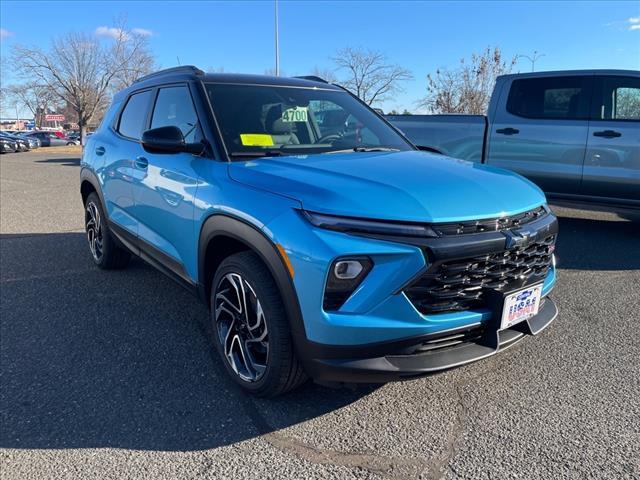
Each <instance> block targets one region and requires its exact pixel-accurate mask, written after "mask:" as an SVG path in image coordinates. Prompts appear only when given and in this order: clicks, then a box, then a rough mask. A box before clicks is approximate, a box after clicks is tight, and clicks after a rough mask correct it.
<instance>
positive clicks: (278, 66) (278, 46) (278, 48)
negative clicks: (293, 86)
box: [274, 0, 280, 77]
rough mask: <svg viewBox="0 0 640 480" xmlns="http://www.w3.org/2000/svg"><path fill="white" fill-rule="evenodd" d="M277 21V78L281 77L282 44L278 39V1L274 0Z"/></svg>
mask: <svg viewBox="0 0 640 480" xmlns="http://www.w3.org/2000/svg"><path fill="white" fill-rule="evenodd" d="M274 6H275V20H276V77H279V76H280V44H279V43H280V42H279V38H278V36H279V35H278V0H274Z"/></svg>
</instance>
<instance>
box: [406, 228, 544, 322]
mask: <svg viewBox="0 0 640 480" xmlns="http://www.w3.org/2000/svg"><path fill="white" fill-rule="evenodd" d="M554 244H555V235H551V236H549V237H547V238H545V239H544V240H542V241H538V242H535V243H532V244H530V245H528V246H526V247H518V248H514V249H511V250H505V251H503V252H498V253H491V254H488V255H483V256H479V257H471V258H465V259H460V260H454V261H450V262H445V263H435V264H434V265H433V267H432V268H430V269H429V270H428V271H427V272H426V273H425V274H424V275H422V276H421V277H420V278H418V279H417V280H416V281H415V282H414V283H412V284H411V285H410V286H409V287H407V288H405V290H404V293H405V294H406V296H407V297H408V298H409V300H410V301H411V302H412V303H413V305H414V306H415V307H416V309H418V311H419V312H420V313H423V314H432V313H443V312H457V311H460V310H469V309H473V308H482V307H485V306H486V302H485V298H484V296H485V292H486V290H487V289H492V290H497V291H507V290H509V289H510V287H512V286H517V285H528V284H532V283H535V282H537V281H541V280H543V279H544V278H545V276H546V275H547V272H548V271H549V267H550V265H551V257H552V254H553V249H554Z"/></svg>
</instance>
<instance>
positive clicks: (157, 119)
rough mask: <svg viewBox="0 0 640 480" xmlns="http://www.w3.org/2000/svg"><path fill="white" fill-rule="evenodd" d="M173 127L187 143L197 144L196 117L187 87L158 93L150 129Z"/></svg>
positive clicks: (168, 89) (167, 89) (162, 90)
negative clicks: (180, 131) (180, 132)
mask: <svg viewBox="0 0 640 480" xmlns="http://www.w3.org/2000/svg"><path fill="white" fill-rule="evenodd" d="M167 126H174V127H178V128H179V129H180V130H182V135H184V139H185V141H186V142H187V143H195V142H197V141H198V140H199V139H200V137H199V132H198V131H197V130H198V116H197V115H196V111H195V108H194V107H193V102H192V101H191V95H190V94H189V89H188V88H187V87H166V88H161V89H160V91H159V92H158V98H157V100H156V106H155V108H154V110H153V117H152V119H151V128H158V127H167Z"/></svg>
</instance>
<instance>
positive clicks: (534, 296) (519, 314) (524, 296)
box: [500, 285, 542, 330]
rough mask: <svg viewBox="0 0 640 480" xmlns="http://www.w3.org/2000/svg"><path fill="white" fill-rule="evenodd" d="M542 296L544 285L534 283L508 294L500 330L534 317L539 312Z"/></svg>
mask: <svg viewBox="0 0 640 480" xmlns="http://www.w3.org/2000/svg"><path fill="white" fill-rule="evenodd" d="M541 298H542V285H534V286H532V287H527V288H524V289H522V290H518V291H517V292H514V293H512V294H510V295H507V296H506V298H505V299H504V308H503V309H502V321H501V322H500V330H504V329H505V328H509V327H512V326H513V325H515V324H516V323H520V322H522V321H524V320H526V319H527V318H529V317H533V316H534V315H535V314H536V313H538V308H539V307H540V299H541Z"/></svg>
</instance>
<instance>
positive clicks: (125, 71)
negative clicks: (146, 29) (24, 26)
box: [13, 27, 152, 143]
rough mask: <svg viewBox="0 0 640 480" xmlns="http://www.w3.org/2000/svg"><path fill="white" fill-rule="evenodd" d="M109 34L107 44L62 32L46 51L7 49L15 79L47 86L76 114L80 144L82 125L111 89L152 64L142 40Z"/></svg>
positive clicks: (120, 31)
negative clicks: (14, 70) (24, 79)
mask: <svg viewBox="0 0 640 480" xmlns="http://www.w3.org/2000/svg"><path fill="white" fill-rule="evenodd" d="M115 31H116V32H117V35H115V36H113V41H112V42H111V43H110V44H107V45H105V44H103V43H100V41H99V40H98V39H97V38H96V37H95V36H94V35H87V34H84V33H68V34H66V35H64V36H62V37H59V38H57V39H54V40H53V42H52V44H51V47H50V48H49V50H48V51H45V50H42V49H40V48H29V47H26V46H23V45H16V46H15V47H14V48H13V63H14V65H16V69H17V71H18V73H19V75H21V76H22V77H24V78H29V79H32V80H33V79H35V80H36V81H37V82H38V83H42V84H43V85H46V86H48V87H49V88H51V89H52V90H53V91H54V92H55V93H56V95H57V96H58V97H59V98H60V99H62V100H64V101H66V102H68V103H69V105H70V106H71V107H72V108H73V109H74V110H75V111H76V112H77V114H78V126H79V128H80V135H81V139H82V141H83V143H84V137H85V132H86V126H87V124H88V123H89V122H90V121H91V119H92V117H93V116H94V114H95V113H96V112H98V111H99V110H100V109H101V108H104V106H105V105H106V103H107V102H108V97H109V95H110V93H111V92H112V90H113V88H121V87H124V86H126V85H128V84H130V83H131V82H132V81H133V80H135V78H134V77H136V76H137V75H139V74H141V73H144V72H143V71H142V70H141V69H140V68H141V66H145V65H147V66H149V65H152V60H151V55H150V54H149V51H148V49H147V42H146V37H145V36H143V35H139V34H136V33H135V32H133V31H127V30H126V29H125V28H123V27H118V28H116V29H115Z"/></svg>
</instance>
